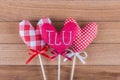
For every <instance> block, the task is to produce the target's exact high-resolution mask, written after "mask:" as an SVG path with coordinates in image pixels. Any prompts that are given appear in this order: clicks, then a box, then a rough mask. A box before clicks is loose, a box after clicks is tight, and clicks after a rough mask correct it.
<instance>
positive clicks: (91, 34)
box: [71, 22, 97, 52]
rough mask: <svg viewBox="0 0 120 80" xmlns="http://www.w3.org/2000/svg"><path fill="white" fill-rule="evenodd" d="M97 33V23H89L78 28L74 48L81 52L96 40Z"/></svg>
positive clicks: (72, 46) (75, 50)
mask: <svg viewBox="0 0 120 80" xmlns="http://www.w3.org/2000/svg"><path fill="white" fill-rule="evenodd" d="M96 34H97V24H96V23H92V22H91V23H88V24H87V25H86V26H85V27H83V28H81V29H79V30H78V33H77V36H76V38H75V40H74V41H73V43H72V45H71V48H72V50H73V51H74V52H81V51H82V50H84V49H85V48H86V47H87V46H88V45H89V44H90V43H91V42H92V41H93V40H94V38H95V37H96Z"/></svg>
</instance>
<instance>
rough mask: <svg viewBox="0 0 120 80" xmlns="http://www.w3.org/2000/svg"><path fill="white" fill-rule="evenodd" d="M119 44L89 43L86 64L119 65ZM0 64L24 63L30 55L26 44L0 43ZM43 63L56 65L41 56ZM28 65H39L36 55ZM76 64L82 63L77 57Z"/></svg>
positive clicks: (65, 63)
mask: <svg viewBox="0 0 120 80" xmlns="http://www.w3.org/2000/svg"><path fill="white" fill-rule="evenodd" d="M119 50H120V44H91V45H90V46H89V47H88V48H87V49H86V50H85V51H86V52H87V53H88V58H87V59H86V63H87V64H86V65H120V53H119ZM0 52H1V54H0V65H25V61H26V60H27V59H28V58H29V57H30V56H29V55H28V54H27V46H26V45H24V44H0ZM42 59H43V63H44V65H57V59H56V60H55V61H49V60H48V59H46V58H44V57H43V58H42ZM61 62H62V63H61V65H71V64H72V61H68V62H63V58H62V61H61ZM29 65H39V60H38V57H36V58H34V59H33V60H32V61H31V63H30V64H29ZM77 65H83V64H82V63H81V62H80V61H79V60H78V59H77Z"/></svg>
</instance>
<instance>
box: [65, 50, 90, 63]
mask: <svg viewBox="0 0 120 80" xmlns="http://www.w3.org/2000/svg"><path fill="white" fill-rule="evenodd" d="M67 50H68V51H70V53H68V54H67V56H68V57H69V58H71V57H73V56H76V57H77V58H78V59H79V60H80V61H81V62H82V63H83V64H85V63H86V62H85V59H86V58H87V56H88V55H87V52H85V51H82V52H73V51H72V50H70V49H67ZM81 54H84V56H82V55H81ZM67 60H68V59H67V58H65V59H64V62H66V61H67Z"/></svg>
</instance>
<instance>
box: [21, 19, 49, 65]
mask: <svg viewBox="0 0 120 80" xmlns="http://www.w3.org/2000/svg"><path fill="white" fill-rule="evenodd" d="M43 23H50V22H49V20H45V21H43V20H40V21H39V22H38V24H37V27H33V26H32V25H31V24H30V22H29V21H25V20H23V21H22V22H20V24H19V34H20V36H21V38H22V40H23V41H24V43H25V44H26V45H27V46H29V48H30V50H29V51H28V53H29V54H31V56H30V58H29V59H28V60H27V61H26V64H28V63H29V62H30V61H31V60H32V59H33V58H34V57H35V56H37V55H38V54H41V55H43V56H45V57H47V58H49V59H50V56H49V55H47V54H45V52H46V51H47V50H48V46H46V45H45V43H44V41H43V40H42V38H41V33H40V30H41V26H42V24H43Z"/></svg>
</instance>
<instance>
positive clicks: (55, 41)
mask: <svg viewBox="0 0 120 80" xmlns="http://www.w3.org/2000/svg"><path fill="white" fill-rule="evenodd" d="M56 40H57V33H56V34H55V45H61V42H59V43H57V41H56Z"/></svg>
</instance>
